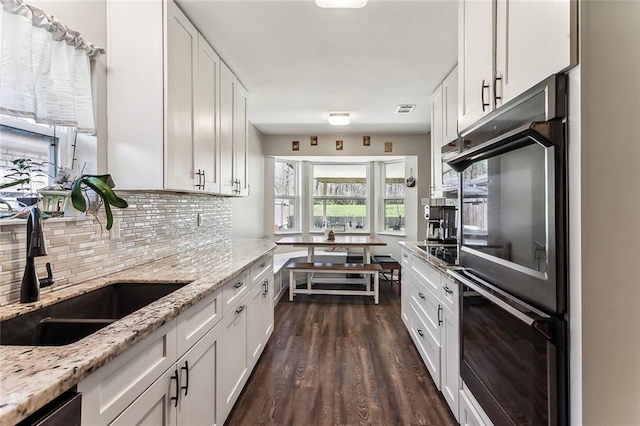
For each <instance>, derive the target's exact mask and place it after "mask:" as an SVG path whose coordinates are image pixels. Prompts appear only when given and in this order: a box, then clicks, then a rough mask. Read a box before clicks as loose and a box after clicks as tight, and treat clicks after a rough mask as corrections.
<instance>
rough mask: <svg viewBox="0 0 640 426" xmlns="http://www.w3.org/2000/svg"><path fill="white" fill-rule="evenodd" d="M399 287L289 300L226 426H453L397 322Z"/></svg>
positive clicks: (284, 300) (385, 284)
mask: <svg viewBox="0 0 640 426" xmlns="http://www.w3.org/2000/svg"><path fill="white" fill-rule="evenodd" d="M397 291H398V286H397V284H396V285H394V287H393V290H391V289H390V285H389V283H388V282H386V281H381V285H380V304H379V305H374V304H373V298H371V297H361V296H353V297H346V296H342V297H340V296H304V295H296V297H295V301H294V302H289V300H288V294H287V295H285V297H283V298H282V300H281V301H280V303H278V305H277V306H276V310H275V331H274V333H273V335H272V337H271V339H270V340H269V343H268V345H267V347H266V348H265V351H264V353H263V354H262V357H261V359H260V360H259V361H258V365H257V366H256V368H255V370H254V372H253V375H252V377H251V378H250V379H249V382H248V383H247V385H246V386H245V389H244V391H243V392H242V394H241V395H240V397H239V399H238V402H237V403H236V405H235V407H234V409H233V411H232V412H231V414H230V415H229V418H228V420H227V422H226V424H227V425H257V424H261V425H296V426H297V425H325V424H336V425H360V424H370V425H453V424H456V422H455V419H454V418H453V416H452V414H451V412H450V411H449V409H448V407H447V405H446V402H445V401H444V399H443V397H442V395H441V394H440V393H439V392H438V391H437V389H436V387H435V385H434V384H433V382H432V380H431V377H430V376H429V373H428V372H427V369H426V367H425V366H424V364H423V363H422V360H421V359H420V356H419V354H418V352H417V350H416V348H415V347H414V346H413V343H412V342H411V338H410V337H409V334H408V332H407V329H406V328H405V326H404V324H403V323H402V319H401V318H400V297H399V296H398V293H397Z"/></svg>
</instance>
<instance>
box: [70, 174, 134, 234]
mask: <svg viewBox="0 0 640 426" xmlns="http://www.w3.org/2000/svg"><path fill="white" fill-rule="evenodd" d="M114 187H115V184H114V182H113V179H112V178H111V175H109V174H104V175H84V174H83V175H80V176H79V177H77V178H76V179H75V180H74V181H73V184H72V185H71V202H72V203H73V207H74V208H75V209H76V210H78V211H81V212H83V213H86V212H87V211H89V210H90V209H89V206H90V205H91V198H90V196H89V194H88V192H89V191H90V190H91V191H93V192H94V193H95V194H96V195H97V196H98V200H97V201H98V204H97V206H96V207H95V209H93V213H94V214H95V213H97V210H98V209H99V208H100V205H101V204H102V205H104V211H105V214H106V216H107V226H106V228H107V230H109V229H111V227H112V226H113V212H112V211H111V206H113V207H118V208H121V209H124V208H127V207H128V206H129V205H128V203H127V201H126V200H124V199H122V198H120V197H118V196H117V195H116V193H115V192H114V190H113V188H114Z"/></svg>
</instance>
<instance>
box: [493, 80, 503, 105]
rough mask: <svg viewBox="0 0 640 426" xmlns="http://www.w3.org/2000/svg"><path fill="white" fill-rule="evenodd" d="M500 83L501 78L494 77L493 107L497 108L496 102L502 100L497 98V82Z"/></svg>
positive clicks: (500, 97)
mask: <svg viewBox="0 0 640 426" xmlns="http://www.w3.org/2000/svg"><path fill="white" fill-rule="evenodd" d="M499 81H500V82H502V77H496V78H495V80H494V82H493V106H494V108H497V107H498V101H501V100H502V96H498V82H499Z"/></svg>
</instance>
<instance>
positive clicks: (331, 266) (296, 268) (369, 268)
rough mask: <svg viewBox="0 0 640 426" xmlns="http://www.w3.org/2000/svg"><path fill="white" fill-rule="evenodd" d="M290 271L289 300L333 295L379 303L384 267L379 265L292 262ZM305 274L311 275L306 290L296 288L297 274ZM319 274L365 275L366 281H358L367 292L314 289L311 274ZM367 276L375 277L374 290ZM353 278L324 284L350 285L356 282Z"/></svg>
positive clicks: (288, 267)
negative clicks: (371, 297) (381, 272)
mask: <svg viewBox="0 0 640 426" xmlns="http://www.w3.org/2000/svg"><path fill="white" fill-rule="evenodd" d="M287 269H288V270H289V300H290V301H293V296H294V295H295V294H331V295H341V296H350V295H355V296H373V298H374V301H375V304H376V305H377V304H378V301H379V282H380V271H382V267H381V266H380V265H378V264H368V263H328V262H316V263H303V262H291V263H289V264H288V265H287ZM296 272H303V273H307V274H309V276H308V278H307V287H306V288H296V281H295V273H296ZM317 273H357V274H363V275H365V279H364V280H362V279H356V282H358V283H359V284H364V285H365V286H366V287H367V288H366V290H339V289H320V288H312V281H313V280H312V277H311V274H317ZM367 275H371V276H373V290H371V288H370V280H369V278H368V277H367ZM353 280H354V279H353V278H336V279H333V280H331V281H328V280H327V279H325V280H324V282H333V283H350V282H354V281H353Z"/></svg>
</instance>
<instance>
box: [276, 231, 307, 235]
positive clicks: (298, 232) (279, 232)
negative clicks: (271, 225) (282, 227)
mask: <svg viewBox="0 0 640 426" xmlns="http://www.w3.org/2000/svg"><path fill="white" fill-rule="evenodd" d="M273 234H274V235H297V234H302V231H274V232H273Z"/></svg>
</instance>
